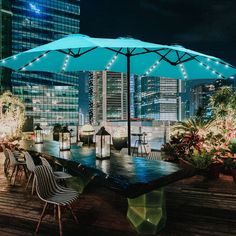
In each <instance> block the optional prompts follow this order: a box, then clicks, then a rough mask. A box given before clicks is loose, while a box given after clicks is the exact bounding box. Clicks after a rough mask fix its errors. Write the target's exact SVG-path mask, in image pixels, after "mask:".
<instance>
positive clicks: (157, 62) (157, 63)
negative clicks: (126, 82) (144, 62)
mask: <svg viewBox="0 0 236 236" xmlns="http://www.w3.org/2000/svg"><path fill="white" fill-rule="evenodd" d="M159 64H160V61H159V60H157V61H156V62H155V63H154V64H153V65H152V66H151V67H149V69H148V70H147V71H146V72H145V73H144V75H143V76H148V75H149V74H150V73H151V72H152V71H153V70H154V69H156V67H157V66H158V65H159Z"/></svg>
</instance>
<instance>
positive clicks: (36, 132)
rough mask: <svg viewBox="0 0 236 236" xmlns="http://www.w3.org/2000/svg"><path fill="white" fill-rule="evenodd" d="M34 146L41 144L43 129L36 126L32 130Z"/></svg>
mask: <svg viewBox="0 0 236 236" xmlns="http://www.w3.org/2000/svg"><path fill="white" fill-rule="evenodd" d="M34 137H35V139H34V142H35V144H39V143H43V129H42V128H41V127H40V126H39V125H37V126H36V127H35V129H34Z"/></svg>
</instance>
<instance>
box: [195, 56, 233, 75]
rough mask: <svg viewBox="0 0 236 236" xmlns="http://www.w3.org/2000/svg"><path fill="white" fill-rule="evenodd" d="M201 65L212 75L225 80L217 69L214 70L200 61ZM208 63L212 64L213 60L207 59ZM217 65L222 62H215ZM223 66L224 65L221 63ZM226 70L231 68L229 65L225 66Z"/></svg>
mask: <svg viewBox="0 0 236 236" xmlns="http://www.w3.org/2000/svg"><path fill="white" fill-rule="evenodd" d="M197 61H198V63H199V65H200V66H202V67H204V68H205V69H206V70H208V71H210V72H211V73H212V74H215V75H218V77H219V78H225V77H224V76H223V75H222V74H221V73H220V72H218V71H217V70H216V69H214V68H213V67H211V66H209V65H207V64H206V63H204V62H202V61H200V60H197ZM207 61H208V62H212V61H213V60H211V59H210V58H207ZM214 62H215V64H217V65H218V64H219V63H220V62H219V61H214ZM221 64H222V63H221ZM224 66H225V68H228V67H229V66H228V65H227V64H224Z"/></svg>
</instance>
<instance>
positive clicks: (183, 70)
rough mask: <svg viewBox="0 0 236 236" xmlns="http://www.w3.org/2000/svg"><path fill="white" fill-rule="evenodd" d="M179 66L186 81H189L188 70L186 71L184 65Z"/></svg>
mask: <svg viewBox="0 0 236 236" xmlns="http://www.w3.org/2000/svg"><path fill="white" fill-rule="evenodd" d="M179 66H180V70H181V72H182V75H183V77H184V79H187V78H188V76H187V73H186V70H185V68H184V66H183V64H179Z"/></svg>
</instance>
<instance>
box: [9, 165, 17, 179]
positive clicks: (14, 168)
mask: <svg viewBox="0 0 236 236" xmlns="http://www.w3.org/2000/svg"><path fill="white" fill-rule="evenodd" d="M15 170H16V166H14V167H13V170H12V172H11V176H10V181H11V179H12V177H13V174H14V172H15Z"/></svg>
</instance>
